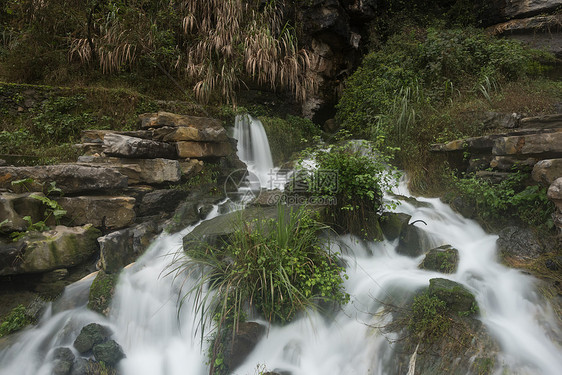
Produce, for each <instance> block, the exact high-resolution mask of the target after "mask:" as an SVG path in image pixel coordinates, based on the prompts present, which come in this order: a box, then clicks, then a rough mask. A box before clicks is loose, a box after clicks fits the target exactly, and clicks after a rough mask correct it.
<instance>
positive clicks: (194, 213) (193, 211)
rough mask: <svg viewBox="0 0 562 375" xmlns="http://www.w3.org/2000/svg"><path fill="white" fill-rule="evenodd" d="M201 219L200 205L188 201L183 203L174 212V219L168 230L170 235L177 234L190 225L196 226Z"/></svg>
mask: <svg viewBox="0 0 562 375" xmlns="http://www.w3.org/2000/svg"><path fill="white" fill-rule="evenodd" d="M200 219H201V215H200V212H199V207H198V203H197V202H194V201H191V200H190V201H187V202H183V203H181V204H180V205H179V206H178V208H177V209H176V210H175V212H174V217H173V218H172V220H171V221H170V224H169V225H168V227H167V228H166V231H168V232H169V233H176V232H179V231H180V230H182V229H183V228H185V227H187V226H188V225H192V224H195V223H196V222H198V221H199V220H200Z"/></svg>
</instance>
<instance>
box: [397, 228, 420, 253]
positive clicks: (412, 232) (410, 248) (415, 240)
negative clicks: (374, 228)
mask: <svg viewBox="0 0 562 375" xmlns="http://www.w3.org/2000/svg"><path fill="white" fill-rule="evenodd" d="M426 248H427V236H426V235H425V233H424V231H423V229H421V228H418V227H417V226H415V225H413V224H408V225H406V226H404V228H403V229H402V232H401V233H400V237H399V240H398V246H397V247H396V252H397V253H398V254H402V255H407V256H410V257H417V256H419V255H421V254H423V253H424V252H425V251H426Z"/></svg>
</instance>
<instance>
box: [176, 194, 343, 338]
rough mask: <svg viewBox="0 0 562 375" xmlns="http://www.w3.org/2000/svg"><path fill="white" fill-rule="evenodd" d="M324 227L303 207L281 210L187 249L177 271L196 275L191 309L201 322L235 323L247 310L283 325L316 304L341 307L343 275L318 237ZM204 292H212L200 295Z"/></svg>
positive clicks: (240, 224) (233, 324)
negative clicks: (211, 242)
mask: <svg viewBox="0 0 562 375" xmlns="http://www.w3.org/2000/svg"><path fill="white" fill-rule="evenodd" d="M325 229H327V227H326V226H325V225H323V224H321V223H320V222H318V221H317V220H316V219H315V218H314V215H313V214H312V212H310V211H308V210H307V209H305V208H291V207H286V206H282V205H280V206H279V207H278V213H277V217H276V219H257V220H254V221H252V222H240V223H239V224H238V227H237V229H236V230H235V231H234V232H233V233H232V234H231V235H230V236H229V237H228V238H227V239H226V240H225V241H224V243H221V244H219V246H212V245H206V244H203V245H201V246H195V247H194V248H192V249H189V250H188V255H189V258H187V259H186V260H184V261H183V262H182V263H181V264H179V265H177V267H176V268H175V270H176V271H186V272H187V273H190V272H200V270H201V267H203V269H204V273H203V277H201V279H200V281H199V283H198V284H197V285H196V287H195V288H193V289H192V290H189V291H188V294H189V293H196V297H197V298H196V306H197V307H196V309H197V311H198V312H200V313H202V315H203V316H204V318H203V319H204V321H203V322H202V324H204V323H205V321H206V320H208V319H209V318H214V319H215V320H216V321H217V322H218V323H219V326H220V325H222V324H225V323H229V324H232V326H233V327H234V329H236V327H237V325H238V322H239V321H240V320H241V317H242V316H243V315H244V314H243V312H244V311H247V309H248V308H255V309H256V310H257V312H258V313H259V314H260V315H262V316H263V317H265V319H267V320H268V321H270V322H278V323H284V322H288V321H291V320H292V319H293V318H294V317H295V315H297V314H298V313H300V312H303V311H306V310H307V309H311V308H312V309H314V308H318V307H319V305H320V303H321V302H328V301H334V302H338V303H345V302H347V300H348V295H347V293H345V292H344V290H343V279H344V277H345V276H344V273H343V272H344V270H343V268H342V267H341V266H340V265H339V264H338V258H337V254H335V253H331V252H329V251H327V250H325V249H324V247H323V246H322V240H321V239H320V237H319V234H320V231H322V230H325ZM207 287H209V288H210V289H211V290H213V291H214V293H207V294H203V293H202V291H203V289H205V288H207Z"/></svg>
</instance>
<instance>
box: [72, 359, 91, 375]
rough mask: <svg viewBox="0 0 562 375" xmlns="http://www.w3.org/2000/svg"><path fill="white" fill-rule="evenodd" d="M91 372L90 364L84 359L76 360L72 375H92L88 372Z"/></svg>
mask: <svg viewBox="0 0 562 375" xmlns="http://www.w3.org/2000/svg"><path fill="white" fill-rule="evenodd" d="M89 370H90V362H89V361H88V360H87V359H84V358H76V360H75V361H74V364H73V365H72V369H71V371H70V375H90V374H89V373H88V371H89Z"/></svg>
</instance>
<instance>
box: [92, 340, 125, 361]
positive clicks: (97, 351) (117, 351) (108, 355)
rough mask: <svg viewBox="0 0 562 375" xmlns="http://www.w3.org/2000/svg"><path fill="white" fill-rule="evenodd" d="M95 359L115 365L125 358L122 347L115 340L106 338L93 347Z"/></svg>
mask: <svg viewBox="0 0 562 375" xmlns="http://www.w3.org/2000/svg"><path fill="white" fill-rule="evenodd" d="M93 352H94V357H95V358H96V361H99V362H104V363H107V364H108V365H110V366H115V365H116V364H117V363H118V362H119V361H120V360H122V359H123V358H125V354H124V353H123V349H122V348H121V345H119V344H118V343H117V342H115V340H108V341H106V342H104V343H101V344H96V345H95V346H94V348H93Z"/></svg>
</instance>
